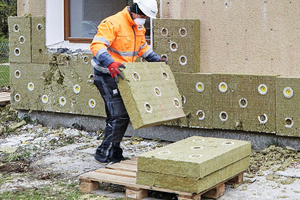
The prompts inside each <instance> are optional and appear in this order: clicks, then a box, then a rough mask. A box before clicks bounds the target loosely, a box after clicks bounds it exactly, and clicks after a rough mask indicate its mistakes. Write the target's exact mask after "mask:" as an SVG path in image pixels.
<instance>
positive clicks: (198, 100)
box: [170, 72, 213, 129]
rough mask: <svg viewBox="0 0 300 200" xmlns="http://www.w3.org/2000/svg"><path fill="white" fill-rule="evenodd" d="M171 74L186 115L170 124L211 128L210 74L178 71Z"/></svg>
mask: <svg viewBox="0 0 300 200" xmlns="http://www.w3.org/2000/svg"><path fill="white" fill-rule="evenodd" d="M173 74H174V77H175V81H176V84H177V87H178V89H179V93H180V95H181V97H182V103H183V111H184V113H185V114H186V117H185V118H181V119H178V120H174V121H172V123H170V124H171V125H173V126H181V127H190V128H207V129H211V128H212V127H213V123H212V122H213V114H212V110H213V109H212V94H211V77H212V76H211V74H200V73H179V72H174V73H173Z"/></svg>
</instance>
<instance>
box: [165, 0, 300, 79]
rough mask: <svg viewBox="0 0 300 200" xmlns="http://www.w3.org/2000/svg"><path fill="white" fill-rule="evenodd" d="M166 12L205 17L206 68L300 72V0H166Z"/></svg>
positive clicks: (207, 70) (202, 28)
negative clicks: (299, 67)
mask: <svg viewBox="0 0 300 200" xmlns="http://www.w3.org/2000/svg"><path fill="white" fill-rule="evenodd" d="M160 3H161V9H162V12H161V16H162V18H173V19H175V18H180V19H200V72H201V73H214V72H217V73H246V74H276V75H281V76H288V77H292V76H296V77H298V76H299V75H300V71H299V70H296V69H297V68H298V63H299V62H300V37H299V35H300V29H299V25H298V23H297V22H299V21H300V12H299V9H300V1H281V0H274V1H266V0H254V1H246V0H226V1H219V0H209V1H207V0H203V1H198V0H161V2H160Z"/></svg>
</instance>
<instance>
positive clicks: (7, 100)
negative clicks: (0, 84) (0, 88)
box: [0, 92, 10, 105]
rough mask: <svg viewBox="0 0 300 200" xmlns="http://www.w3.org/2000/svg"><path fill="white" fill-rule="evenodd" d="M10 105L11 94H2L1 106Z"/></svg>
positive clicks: (0, 93) (0, 94)
mask: <svg viewBox="0 0 300 200" xmlns="http://www.w3.org/2000/svg"><path fill="white" fill-rule="evenodd" d="M9 103H10V92H0V105H7V104H9Z"/></svg>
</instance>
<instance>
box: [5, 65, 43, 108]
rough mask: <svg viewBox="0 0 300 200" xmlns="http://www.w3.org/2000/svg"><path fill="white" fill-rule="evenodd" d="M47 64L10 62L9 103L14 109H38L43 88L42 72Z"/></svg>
mask: <svg viewBox="0 0 300 200" xmlns="http://www.w3.org/2000/svg"><path fill="white" fill-rule="evenodd" d="M48 69H49V66H48V65H40V64H29V63H11V64H10V86H11V104H12V106H13V107H14V108H15V109H20V110H40V109H41V106H40V105H41V97H42V91H43V90H44V79H43V73H44V72H45V71H47V70H48Z"/></svg>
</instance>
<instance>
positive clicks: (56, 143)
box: [0, 106, 300, 200]
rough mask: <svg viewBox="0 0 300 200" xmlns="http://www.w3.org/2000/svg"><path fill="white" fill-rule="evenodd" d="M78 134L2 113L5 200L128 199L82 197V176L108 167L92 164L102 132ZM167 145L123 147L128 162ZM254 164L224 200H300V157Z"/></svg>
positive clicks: (139, 142)
mask: <svg viewBox="0 0 300 200" xmlns="http://www.w3.org/2000/svg"><path fill="white" fill-rule="evenodd" d="M76 128H77V129H76ZM79 129H80V128H78V127H76V126H74V127H70V128H61V127H51V128H49V127H43V126H42V125H41V124H40V123H39V122H38V121H32V120H31V119H30V118H29V117H27V118H26V117H25V118H24V119H18V118H17V111H15V110H13V109H12V108H10V106H6V107H0V199H46V198H48V199H122V198H124V197H125V195H124V187H122V186H116V185H110V184H103V187H102V189H101V190H97V191H95V194H96V195H95V194H93V195H91V194H83V193H80V192H78V188H79V186H78V185H79V180H78V176H79V175H81V174H82V173H85V172H88V171H93V170H96V169H98V168H100V167H103V166H101V165H99V164H98V163H97V162H95V161H94V158H93V154H94V152H95V149H96V147H97V146H98V145H99V144H101V142H102V140H101V139H100V140H97V137H98V136H99V135H100V134H101V133H102V132H103V131H102V130H99V131H98V132H87V131H85V130H79ZM168 144H169V142H166V141H159V140H147V139H143V138H134V137H132V138H129V137H128V138H124V140H123V141H122V143H121V146H122V148H123V150H124V156H125V157H127V158H135V157H136V156H137V155H139V154H141V153H143V152H147V151H151V150H153V149H155V148H159V147H162V146H165V145H168ZM250 164H251V165H250V167H249V169H248V171H247V173H245V177H244V182H243V184H241V185H240V186H237V185H234V186H229V185H227V186H226V191H225V195H224V196H222V197H221V198H219V199H220V200H233V199H238V200H242V199H245V200H248V199H249V200H250V199H262V200H266V199H288V200H300V153H299V152H297V151H295V150H294V149H292V148H289V147H286V148H281V147H275V146H270V147H269V148H267V149H264V150H262V151H260V152H254V151H253V152H252V155H251V163H250ZM28 191H30V193H29V194H28ZM50 191H51V192H50ZM71 194H72V195H73V196H70V195H71ZM16 195H19V196H16ZM26 195H27V197H26ZM151 195H152V196H153V197H148V198H147V199H151V198H163V199H174V200H175V199H176V198H177V197H176V195H168V194H158V193H155V192H153V193H151ZM40 196H41V197H40Z"/></svg>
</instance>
